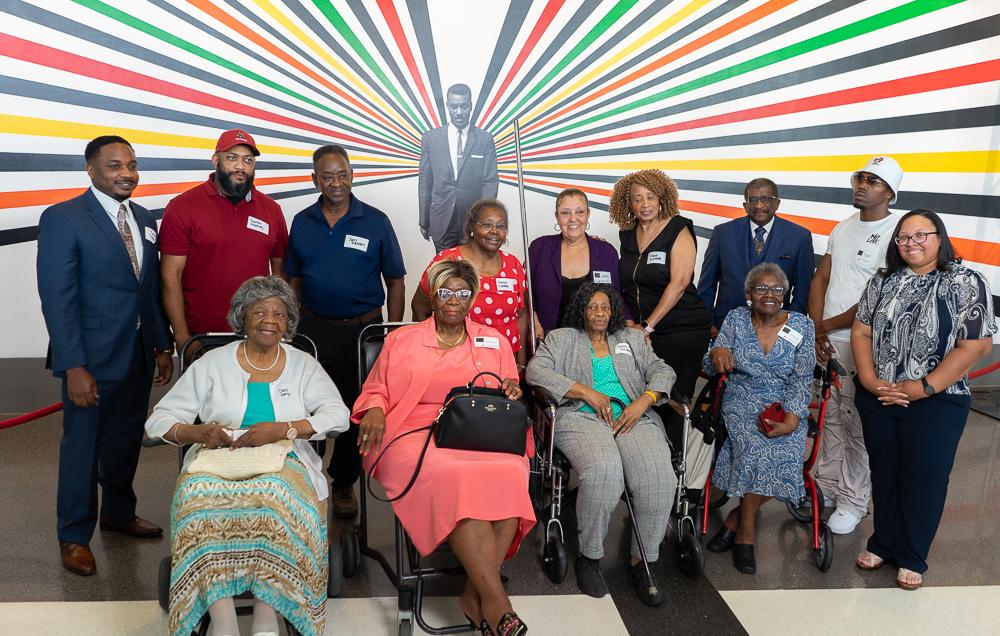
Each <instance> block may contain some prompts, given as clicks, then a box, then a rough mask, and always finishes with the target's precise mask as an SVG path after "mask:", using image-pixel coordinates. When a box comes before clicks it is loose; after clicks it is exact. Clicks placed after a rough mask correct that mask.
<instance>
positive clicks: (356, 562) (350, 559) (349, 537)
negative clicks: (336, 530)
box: [340, 526, 361, 578]
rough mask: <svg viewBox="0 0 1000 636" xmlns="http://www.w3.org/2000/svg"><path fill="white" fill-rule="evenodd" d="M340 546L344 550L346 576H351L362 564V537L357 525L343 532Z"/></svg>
mask: <svg viewBox="0 0 1000 636" xmlns="http://www.w3.org/2000/svg"><path fill="white" fill-rule="evenodd" d="M340 548H341V550H343V552H344V576H345V577H347V578H351V577H352V576H354V574H355V573H356V572H357V571H358V567H360V566H361V539H360V538H358V531H357V528H356V527H355V526H351V528H350V529H349V530H346V531H345V532H343V533H341V535H340Z"/></svg>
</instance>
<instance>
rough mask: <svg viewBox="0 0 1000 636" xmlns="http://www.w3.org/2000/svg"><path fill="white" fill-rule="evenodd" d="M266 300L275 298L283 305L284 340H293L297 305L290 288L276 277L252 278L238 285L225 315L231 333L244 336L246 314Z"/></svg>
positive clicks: (297, 316) (296, 324)
mask: <svg viewBox="0 0 1000 636" xmlns="http://www.w3.org/2000/svg"><path fill="white" fill-rule="evenodd" d="M268 298H277V299H278V300H280V301H281V302H283V303H284V304H285V309H286V310H287V311H288V330H287V331H286V332H285V338H286V339H287V340H291V339H292V338H294V337H295V331H296V330H297V329H298V328H299V303H298V301H296V300H295V292H293V291H292V288H291V287H290V286H289V285H288V283H286V282H285V281H284V280H283V279H281V278H280V277H278V276H254V277H253V278H250V279H248V280H247V281H246V282H245V283H243V284H242V285H240V288H239V289H237V290H236V293H235V294H233V301H232V303H230V305H229V313H228V314H226V321H227V322H228V323H229V326H230V327H232V329H233V331H235V332H236V333H238V334H239V335H241V336H243V335H246V329H245V327H246V318H247V312H249V311H250V308H251V307H253V306H254V305H255V304H257V303H258V302H260V301H262V300H266V299H268Z"/></svg>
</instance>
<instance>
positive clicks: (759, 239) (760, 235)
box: [753, 227, 764, 256]
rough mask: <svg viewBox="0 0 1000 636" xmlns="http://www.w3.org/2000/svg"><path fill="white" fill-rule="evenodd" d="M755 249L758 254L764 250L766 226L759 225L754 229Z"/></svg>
mask: <svg viewBox="0 0 1000 636" xmlns="http://www.w3.org/2000/svg"><path fill="white" fill-rule="evenodd" d="M753 251H754V254H755V255H756V256H760V253H761V252H763V251H764V228H762V227H759V228H757V229H756V230H754V231H753Z"/></svg>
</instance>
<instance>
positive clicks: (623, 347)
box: [615, 342, 635, 357]
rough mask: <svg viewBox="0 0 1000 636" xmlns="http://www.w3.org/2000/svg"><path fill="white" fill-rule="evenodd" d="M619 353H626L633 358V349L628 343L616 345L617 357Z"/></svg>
mask: <svg viewBox="0 0 1000 636" xmlns="http://www.w3.org/2000/svg"><path fill="white" fill-rule="evenodd" d="M619 353H624V354H627V355H630V356H631V355H632V347H630V346H628V343H627V342H619V343H618V344H616V345H615V355H618V354H619ZM632 357H635V356H632Z"/></svg>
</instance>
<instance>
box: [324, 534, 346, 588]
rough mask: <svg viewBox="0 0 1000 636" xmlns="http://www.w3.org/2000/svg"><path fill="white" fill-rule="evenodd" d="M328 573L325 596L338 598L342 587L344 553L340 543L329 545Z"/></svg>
mask: <svg viewBox="0 0 1000 636" xmlns="http://www.w3.org/2000/svg"><path fill="white" fill-rule="evenodd" d="M328 558H329V561H330V568H329V570H330V573H329V576H328V577H327V579H326V595H327V597H329V598H333V597H336V596H340V590H341V589H343V587H344V551H343V548H341V546H340V542H337V543H331V544H330V548H329V553H328Z"/></svg>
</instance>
